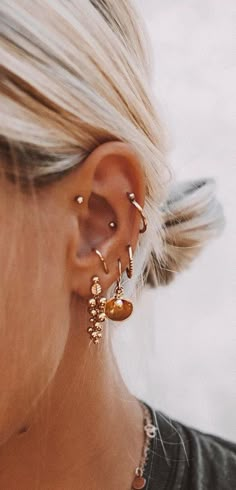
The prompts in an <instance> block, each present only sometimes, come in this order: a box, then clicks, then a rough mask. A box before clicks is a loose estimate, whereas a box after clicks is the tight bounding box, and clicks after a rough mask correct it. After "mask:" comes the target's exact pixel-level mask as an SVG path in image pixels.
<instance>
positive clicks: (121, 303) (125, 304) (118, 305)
mask: <svg viewBox="0 0 236 490" xmlns="http://www.w3.org/2000/svg"><path fill="white" fill-rule="evenodd" d="M118 268H119V278H118V280H117V284H116V288H115V294H114V296H113V297H112V298H111V299H109V300H108V301H107V302H106V306H105V314H106V316H107V317H108V318H110V319H111V320H113V321H118V322H119V321H122V320H125V319H126V318H128V317H129V316H130V315H131V313H132V311H133V303H132V302H131V301H129V300H127V299H123V298H122V296H123V294H124V288H123V287H122V286H121V273H122V272H121V260H120V259H118Z"/></svg>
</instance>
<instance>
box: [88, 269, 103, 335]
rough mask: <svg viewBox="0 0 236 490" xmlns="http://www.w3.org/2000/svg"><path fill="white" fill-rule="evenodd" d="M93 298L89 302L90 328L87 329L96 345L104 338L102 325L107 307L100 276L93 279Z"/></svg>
mask: <svg viewBox="0 0 236 490" xmlns="http://www.w3.org/2000/svg"><path fill="white" fill-rule="evenodd" d="M90 290H91V293H92V295H93V297H92V298H90V299H89V301H88V304H89V306H88V312H89V313H90V319H89V321H90V326H89V327H88V328H87V332H88V333H89V334H90V339H91V340H92V341H93V343H94V344H98V343H99V339H100V338H101V337H102V331H103V325H102V323H103V322H104V321H105V319H106V314H105V305H106V301H107V299H106V298H103V297H100V294H101V292H102V287H101V284H100V282H99V277H98V276H93V277H92V285H91V288H90Z"/></svg>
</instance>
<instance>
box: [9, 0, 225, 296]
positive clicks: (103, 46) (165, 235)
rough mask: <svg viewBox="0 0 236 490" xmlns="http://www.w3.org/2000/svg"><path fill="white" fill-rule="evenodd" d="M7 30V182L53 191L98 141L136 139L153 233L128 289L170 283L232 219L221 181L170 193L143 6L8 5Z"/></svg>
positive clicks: (141, 247)
mask: <svg viewBox="0 0 236 490" xmlns="http://www.w3.org/2000/svg"><path fill="white" fill-rule="evenodd" d="M42 3H43V4H44V8H42ZM45 11H46V13H45ZM0 25H1V40H0V60H1V78H0V107H1V118H0V151H1V160H2V165H3V166H4V172H5V174H6V176H7V178H8V179H9V180H11V181H12V182H15V181H16V180H17V181H18V182H19V183H20V185H21V186H22V190H24V189H27V186H28V183H33V184H34V185H35V186H42V185H47V184H49V183H50V182H54V181H56V180H59V179H60V178H63V176H64V175H65V174H66V173H67V172H70V171H71V170H72V169H73V168H74V167H75V166H77V165H80V164H81V163H82V162H83V160H84V159H85V158H86V157H87V156H88V155H89V154H90V153H91V152H92V151H93V149H94V148H95V147H96V146H98V145H99V144H101V143H104V142H107V141H112V140H117V141H123V142H128V143H129V144H130V145H132V147H133V149H134V150H135V151H136V152H137V155H138V157H139V159H140V164H141V165H142V167H143V169H144V173H145V179H146V182H145V184H146V200H145V206H144V213H145V215H146V217H147V222H148V230H147V232H146V233H145V234H144V235H142V236H140V240H139V243H138V246H137V249H136V251H135V254H134V276H133V279H132V280H127V279H126V280H125V284H124V285H125V287H127V290H129V293H130V294H133V292H134V291H136V293H137V292H138V290H141V289H142V288H143V286H144V285H145V284H146V283H148V284H149V285H150V286H157V285H158V284H160V283H162V284H163V283H168V282H169V281H170V279H171V278H172V277H173V276H174V272H173V271H176V272H178V271H180V270H181V269H182V268H183V267H185V266H186V265H187V264H188V262H189V261H190V260H192V258H193V257H194V256H195V255H196V254H197V252H198V251H199V250H200V248H201V245H202V244H203V243H205V241H206V239H208V238H209V237H211V236H212V235H213V230H214V234H215V233H216V231H217V230H219V229H220V228H221V225H222V223H223V218H222V211H221V207H220V205H219V204H218V203H217V201H216V200H215V197H214V193H213V192H212V191H213V188H212V182H210V183H209V182H208V181H206V182H205V183H204V185H202V186H200V187H199V186H198V187H197V186H195V187H194V186H192V184H190V185H188V186H187V188H188V191H187V190H186V186H183V187H182V188H181V189H180V191H179V193H177V194H178V198H177V197H176V196H175V198H172V197H171V193H172V189H171V188H170V189H169V181H170V172H169V168H168V165H167V163H166V156H165V153H166V151H165V137H164V132H163V130H162V125H161V124H160V121H159V117H158V114H157V105H156V101H155V96H154V93H153V90H152V86H151V81H152V59H151V56H150V53H151V49H150V44H149V39H148V35H147V32H146V28H145V25H144V23H143V21H142V19H141V16H140V15H139V13H138V11H137V9H136V7H135V5H134V2H133V1H131V0H119V1H116V2H114V1H112V0H90V1H89V0H88V1H86V2H84V1H82V0H77V1H73V0H68V1H67V2H64V1H63V0H55V1H50V0H44V1H43V2H42V0H40V1H39V0H34V2H31V1H30V0H25V1H24V2H22V1H20V0H12V1H11V2H9V1H7V0H1V3H0ZM190 188H191V192H190V190H189V189H190ZM175 194H176V190H174V195H175ZM177 194H176V195H177ZM172 195H173V194H172ZM201 203H202V204H201ZM190 249H191V251H190ZM123 279H124V277H123Z"/></svg>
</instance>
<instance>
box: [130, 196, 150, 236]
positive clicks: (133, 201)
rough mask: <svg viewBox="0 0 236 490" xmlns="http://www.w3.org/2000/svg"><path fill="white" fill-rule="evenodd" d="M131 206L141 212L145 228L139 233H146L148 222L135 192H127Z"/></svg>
mask: <svg viewBox="0 0 236 490" xmlns="http://www.w3.org/2000/svg"><path fill="white" fill-rule="evenodd" d="M126 194H127V196H128V198H129V200H130V202H131V204H133V205H134V206H135V207H136V208H137V210H138V211H139V213H140V215H141V218H142V221H143V227H142V229H141V230H139V233H144V232H145V231H146V229H147V220H146V217H145V216H144V214H143V208H142V207H141V206H140V204H139V203H138V202H137V201H136V200H135V194H134V193H133V192H127V193H126Z"/></svg>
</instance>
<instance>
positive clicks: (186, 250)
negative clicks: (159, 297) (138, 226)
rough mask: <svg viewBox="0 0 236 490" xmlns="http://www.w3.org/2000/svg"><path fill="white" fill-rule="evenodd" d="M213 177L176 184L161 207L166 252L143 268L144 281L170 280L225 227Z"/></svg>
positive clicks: (153, 285) (165, 282) (154, 256)
mask: <svg viewBox="0 0 236 490" xmlns="http://www.w3.org/2000/svg"><path fill="white" fill-rule="evenodd" d="M215 187H216V185H215V180H214V179H211V178H207V179H201V180H196V181H188V182H183V183H179V184H175V185H174V186H173V187H172V188H171V189H170V193H169V197H168V199H167V201H166V202H165V204H164V205H163V207H162V212H163V229H164V234H163V235H164V238H163V254H162V259H161V261H160V259H159V261H158V260H157V258H156V255H155V252H154V251H153V252H152V253H151V256H150V260H149V263H148V264H147V266H146V269H145V271H144V282H145V283H146V284H148V285H149V286H151V287H157V286H158V285H159V284H161V285H166V284H169V283H170V282H171V281H172V280H173V279H174V278H175V277H176V274H177V273H178V272H181V271H182V270H184V269H186V268H188V267H189V265H190V264H191V262H192V261H193V260H194V259H195V257H197V256H198V255H199V253H200V252H201V250H202V248H203V247H204V246H205V244H206V243H207V242H208V241H209V240H210V239H212V238H215V237H217V236H218V235H219V234H220V233H221V232H222V230H223V228H224V225H225V219H224V214H223V209H222V206H221V204H220V203H219V202H218V200H217V199H216V197H215Z"/></svg>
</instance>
